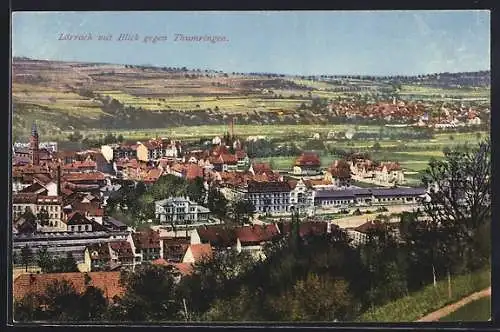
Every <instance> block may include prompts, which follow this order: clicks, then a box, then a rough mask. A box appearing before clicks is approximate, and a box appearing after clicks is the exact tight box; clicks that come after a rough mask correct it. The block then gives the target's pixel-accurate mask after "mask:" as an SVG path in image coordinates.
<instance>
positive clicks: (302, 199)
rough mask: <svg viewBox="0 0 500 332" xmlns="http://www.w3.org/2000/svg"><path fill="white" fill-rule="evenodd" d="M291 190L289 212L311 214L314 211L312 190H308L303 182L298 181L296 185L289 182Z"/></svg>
mask: <svg viewBox="0 0 500 332" xmlns="http://www.w3.org/2000/svg"><path fill="white" fill-rule="evenodd" d="M289 184H290V187H291V188H292V190H291V191H290V210H292V209H293V210H294V211H298V212H299V213H302V212H305V213H306V214H311V213H313V211H314V190H312V189H311V188H309V187H308V186H307V185H306V184H305V182H304V181H303V180H302V179H300V180H299V181H297V182H296V183H291V182H289Z"/></svg>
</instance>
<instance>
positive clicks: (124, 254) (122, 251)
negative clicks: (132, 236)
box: [109, 241, 134, 259]
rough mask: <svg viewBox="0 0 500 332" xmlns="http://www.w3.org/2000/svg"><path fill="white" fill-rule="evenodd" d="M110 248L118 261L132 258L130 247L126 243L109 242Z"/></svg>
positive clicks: (132, 253)
mask: <svg viewBox="0 0 500 332" xmlns="http://www.w3.org/2000/svg"><path fill="white" fill-rule="evenodd" d="M109 246H110V248H111V249H112V250H113V251H114V252H115V253H116V254H117V255H118V258H119V259H122V258H134V252H133V251H132V246H131V245H130V243H129V242H128V241H113V242H109Z"/></svg>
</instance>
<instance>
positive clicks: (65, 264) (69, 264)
mask: <svg viewBox="0 0 500 332" xmlns="http://www.w3.org/2000/svg"><path fill="white" fill-rule="evenodd" d="M51 272H54V273H64V272H78V267H77V265H76V261H75V258H74V257H73V254H72V253H71V252H68V253H67V254H66V257H61V258H57V259H55V260H54V261H53V263H52V267H51Z"/></svg>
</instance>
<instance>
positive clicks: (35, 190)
mask: <svg viewBox="0 0 500 332" xmlns="http://www.w3.org/2000/svg"><path fill="white" fill-rule="evenodd" d="M43 190H44V191H47V189H46V188H45V187H44V186H42V185H41V184H39V183H38V182H35V183H33V184H32V185H30V186H28V187H26V188H23V189H22V190H20V191H19V193H38V194H39V193H41V192H40V191H43Z"/></svg>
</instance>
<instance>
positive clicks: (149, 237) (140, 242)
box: [132, 229, 160, 249]
mask: <svg viewBox="0 0 500 332" xmlns="http://www.w3.org/2000/svg"><path fill="white" fill-rule="evenodd" d="M132 239H133V241H134V245H135V246H136V247H137V248H140V249H149V248H160V235H159V234H158V233H157V232H155V231H154V230H152V229H148V230H146V231H142V232H137V233H134V234H132Z"/></svg>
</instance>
